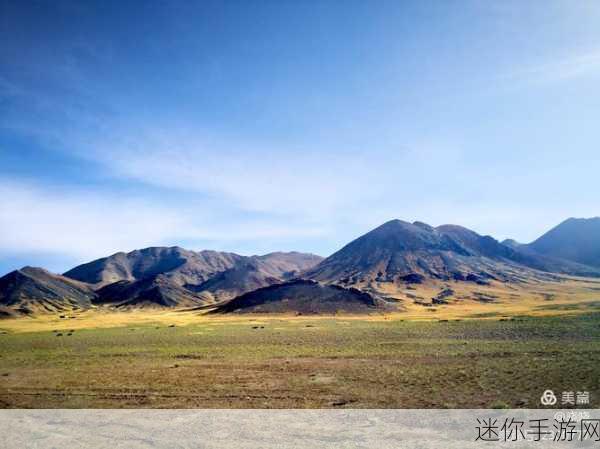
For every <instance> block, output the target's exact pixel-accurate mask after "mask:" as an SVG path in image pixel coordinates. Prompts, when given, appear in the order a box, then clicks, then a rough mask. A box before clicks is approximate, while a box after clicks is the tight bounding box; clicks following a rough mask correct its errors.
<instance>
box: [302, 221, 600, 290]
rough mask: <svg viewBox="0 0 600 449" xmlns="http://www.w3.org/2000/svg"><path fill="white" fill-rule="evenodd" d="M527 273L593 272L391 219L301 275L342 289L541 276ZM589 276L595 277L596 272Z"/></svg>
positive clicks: (450, 230)
mask: <svg viewBox="0 0 600 449" xmlns="http://www.w3.org/2000/svg"><path fill="white" fill-rule="evenodd" d="M532 269H535V270H543V271H549V272H561V273H569V274H576V273H577V274H581V273H585V274H593V273H594V270H593V269H590V268H589V267H581V266H579V265H578V264H574V263H570V262H566V261H559V260H554V259H550V258H546V257H542V256H538V255H536V254H533V253H529V252H524V251H518V250H516V249H515V248H513V247H510V246H507V245H504V244H502V243H500V242H498V241H497V240H495V239H494V238H492V237H490V236H481V235H479V234H477V233H476V232H474V231H471V230H469V229H467V228H464V227H461V226H456V225H443V226H439V227H436V228H434V227H432V226H430V225H427V224H425V223H421V222H414V223H408V222H405V221H401V220H392V221H389V222H387V223H384V224H383V225H381V226H379V227H378V228H376V229H374V230H372V231H371V232H368V233H367V234H365V235H363V236H361V237H359V238H357V239H356V240H354V241H352V242H350V243H349V244H347V245H346V246H344V247H343V248H342V249H340V250H339V251H338V252H336V253H334V254H333V255H331V256H330V257H328V258H327V259H325V260H324V261H323V262H321V263H320V264H319V265H317V266H316V267H315V268H313V269H311V270H308V271H307V272H306V273H305V274H304V276H305V277H307V278H310V279H315V280H318V281H323V282H334V283H341V284H345V285H359V284H365V283H369V282H371V281H380V282H381V281H383V282H402V281H405V282H420V281H422V280H424V279H439V280H451V279H452V280H465V281H472V282H477V283H481V282H486V280H490V279H495V280H500V281H503V282H512V281H518V280H522V279H523V278H524V277H527V276H536V277H539V276H542V274H541V273H538V272H533V270H532ZM595 274H597V275H600V271H596V272H595Z"/></svg>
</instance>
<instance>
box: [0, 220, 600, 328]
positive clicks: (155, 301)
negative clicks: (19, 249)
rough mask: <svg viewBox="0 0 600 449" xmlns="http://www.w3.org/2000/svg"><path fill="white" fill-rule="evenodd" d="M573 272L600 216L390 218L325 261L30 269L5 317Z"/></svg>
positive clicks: (348, 298) (296, 304)
mask: <svg viewBox="0 0 600 449" xmlns="http://www.w3.org/2000/svg"><path fill="white" fill-rule="evenodd" d="M565 276H580V277H600V218H592V219H574V218H571V219H568V220H566V221H565V222H563V223H561V224H560V225H558V226H557V227H555V228H553V229H551V230H550V231H549V232H547V233H546V234H544V235H543V236H541V237H540V238H539V239H537V240H535V241H534V242H532V243H530V244H520V243H518V242H516V241H514V240H505V241H503V242H499V241H497V240H496V239H494V238H492V237H490V236H482V235H479V234H477V233H476V232H474V231H471V230H469V229H467V228H464V227H461V226H457V225H443V226H438V227H433V226H430V225H428V224H426V223H422V222H413V223H409V222H405V221H401V220H391V221H389V222H387V223H384V224H383V225H381V226H379V227H377V228H375V229H374V230H372V231H370V232H368V233H366V234H365V235H363V236H361V237H359V238H357V239H356V240H353V241H352V242H350V243H348V244H347V245H346V246H344V247H343V248H341V249H340V250H339V251H337V252H335V253H334V254H332V255H331V256H329V257H327V258H326V259H323V258H321V257H319V256H316V255H313V254H305V253H298V252H287V253H286V252H275V253H270V254H266V255H262V256H241V255H238V254H235V253H228V252H218V251H190V250H186V249H183V248H180V247H151V248H145V249H140V250H135V251H131V252H129V253H124V252H119V253H116V254H113V255H111V256H108V257H104V258H101V259H97V260H94V261H91V262H89V263H85V264H83V265H79V266H77V267H75V268H73V269H71V270H69V271H67V272H66V273H64V274H63V275H56V274H52V273H49V272H48V271H46V270H43V269H41V268H33V267H24V268H22V269H20V270H16V271H13V272H11V273H8V274H7V275H5V276H4V277H2V278H0V316H6V315H14V314H32V313H41V312H59V311H63V310H70V309H87V308H90V307H100V306H109V307H114V308H139V307H177V308H201V309H204V308H208V309H214V311H215V313H217V312H219V313H229V312H237V313H244V312H255V313H258V312H261V313H269V312H282V311H290V312H296V313H331V312H335V311H336V310H340V311H348V312H351V313H363V312H369V311H386V310H390V307H392V304H391V303H390V302H389V301H387V299H386V298H385V295H384V294H383V293H382V291H383V290H385V291H386V292H388V293H389V291H390V287H385V286H386V285H387V286H398V287H399V288H400V287H402V286H404V287H406V286H410V285H418V284H421V283H427V282H442V283H443V282H459V283H465V284H473V285H489V284H490V283H498V284H504V285H510V284H519V283H527V282H531V281H532V280H535V282H550V281H554V280H557V279H561V278H562V277H565Z"/></svg>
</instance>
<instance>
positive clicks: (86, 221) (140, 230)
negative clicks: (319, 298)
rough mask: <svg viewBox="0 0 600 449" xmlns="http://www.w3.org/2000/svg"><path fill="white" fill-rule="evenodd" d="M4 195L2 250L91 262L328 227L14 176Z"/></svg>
mask: <svg viewBox="0 0 600 449" xmlns="http://www.w3.org/2000/svg"><path fill="white" fill-rule="evenodd" d="M0 197H1V198H2V202H1V203H0V251H2V252H3V253H5V254H42V253H43V254H57V255H61V256H70V257H73V258H76V259H79V260H81V261H87V260H90V259H93V258H97V257H103V256H106V255H109V254H112V253H115V252H118V251H127V250H132V249H135V248H143V247H147V246H156V245H175V244H177V243H178V242H181V241H184V240H188V241H193V240H201V241H203V242H213V243H214V244H219V243H223V242H230V241H231V240H238V241H252V240H260V239H263V238H266V237H268V238H269V239H272V240H277V239H285V238H291V237H293V238H300V237H307V236H315V235H320V234H322V232H323V230H322V229H321V228H317V227H311V226H300V225H297V226H294V225H289V226H288V225H284V224H281V225H280V224H279V223H276V222H275V223H273V222H263V221H261V220H257V219H238V220H235V221H233V222H226V221H222V220H223V218H222V217H218V215H217V214H213V213H211V212H210V211H203V212H202V213H199V212H197V211H195V210H193V209H186V208H183V209H180V208H178V207H177V206H175V205H173V206H172V207H166V206H164V205H163V206H161V205H159V204H157V203H156V202H151V201H148V200H145V199H140V198H132V197H129V198H128V197H122V196H118V195H114V194H104V195H103V194H99V193H90V192H85V191H77V192H68V191H65V190H55V191H48V190H44V189H42V188H40V187H38V186H33V185H27V184H23V183H16V182H9V181H2V182H0ZM215 249H218V248H215Z"/></svg>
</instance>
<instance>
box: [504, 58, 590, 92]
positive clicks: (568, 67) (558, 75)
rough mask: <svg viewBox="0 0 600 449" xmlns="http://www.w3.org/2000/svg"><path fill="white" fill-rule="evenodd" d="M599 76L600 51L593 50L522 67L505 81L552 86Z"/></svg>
mask: <svg viewBox="0 0 600 449" xmlns="http://www.w3.org/2000/svg"><path fill="white" fill-rule="evenodd" d="M598 75H600V50H592V51H588V52H584V53H580V54H575V55H563V56H562V57H557V58H555V59H553V60H550V61H547V62H541V63H538V64H536V65H531V66H526V67H522V68H520V69H518V70H515V71H513V72H512V73H510V74H508V75H506V76H505V79H506V80H507V81H511V82H521V83H540V84H550V83H556V82H561V81H567V80H572V79H576V78H581V77H585V76H598Z"/></svg>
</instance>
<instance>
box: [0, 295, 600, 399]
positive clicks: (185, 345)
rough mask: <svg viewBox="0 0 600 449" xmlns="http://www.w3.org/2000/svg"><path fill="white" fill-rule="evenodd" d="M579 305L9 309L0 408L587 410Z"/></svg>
mask: <svg viewBox="0 0 600 449" xmlns="http://www.w3.org/2000/svg"><path fill="white" fill-rule="evenodd" d="M582 301H583V303H586V305H585V306H581V305H578V304H579V303H575V304H566V305H560V303H555V302H553V301H550V302H548V301H545V302H542V303H540V304H538V305H542V306H544V305H546V306H548V305H552V306H553V308H546V309H543V308H542V309H539V308H538V309H535V310H533V314H532V315H536V316H529V317H525V316H519V315H517V314H514V313H512V312H513V311H514V310H516V309H514V307H512V308H511V307H508V308H509V311H508V312H507V311H506V310H502V311H500V309H499V310H494V309H493V308H492V309H490V308H489V307H488V308H485V309H482V310H486V312H481V311H480V310H479V309H478V308H476V309H475V310H472V309H470V308H468V309H467V310H466V311H463V312H460V313H459V312H458V311H457V309H458V308H455V309H452V308H451V306H444V307H448V308H450V310H451V313H445V314H444V315H440V314H441V313H442V312H443V308H442V309H439V310H437V311H434V312H430V311H423V312H419V314H417V313H416V312H412V313H411V312H405V313H398V314H394V315H387V316H381V315H374V316H369V317H350V316H348V317H344V316H338V317H291V316H290V317H281V316H278V317H253V316H250V317H234V318H232V317H214V316H211V317H206V316H203V315H200V314H198V313H197V312H175V311H169V312H164V311H163V312H158V311H132V312H118V313H115V312H110V311H102V310H95V311H87V312H79V313H77V314H71V315H69V314H67V315H66V317H65V318H59V317H58V315H47V316H39V317H37V318H20V319H7V320H2V321H0V330H1V331H0V407H3V408H8V407H24V408H29V407H35V408H54V407H61V408H62V407H66V408H70V407H76V408H104V407H111V408H112V407H115V408H118V407H128V408H129V407H131V408H136V407H169V408H190V407H203V408H271V407H273V408H298V407H299V408H302V407H347V408H416V407H419V408H420V407H429V408H443V407H459V408H470V407H475V408H478V407H506V406H510V407H531V408H535V407H538V406H539V397H540V395H541V393H542V392H543V390H545V389H548V388H550V389H553V390H554V391H557V392H562V391H584V390H585V391H589V392H590V394H591V401H592V404H591V406H592V407H598V406H600V402H599V401H598V400H599V399H600V313H595V312H593V310H594V307H595V306H594V305H593V304H592V305H590V304H587V303H588V302H590V301H591V300H590V299H589V298H587V299H582ZM475 306H476V305H473V307H475ZM488 306H489V305H488ZM477 307H478V306H477ZM461 313H462V316H461V317H460V318H459V317H458V315H460V314H461ZM542 315H543V316H542ZM70 316H74V317H75V318H69V317H70ZM442 316H443V318H442ZM469 317H470V318H469ZM474 317H475V318H476V319H474ZM59 334H61V335H60V336H59ZM69 334H70V335H69Z"/></svg>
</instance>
